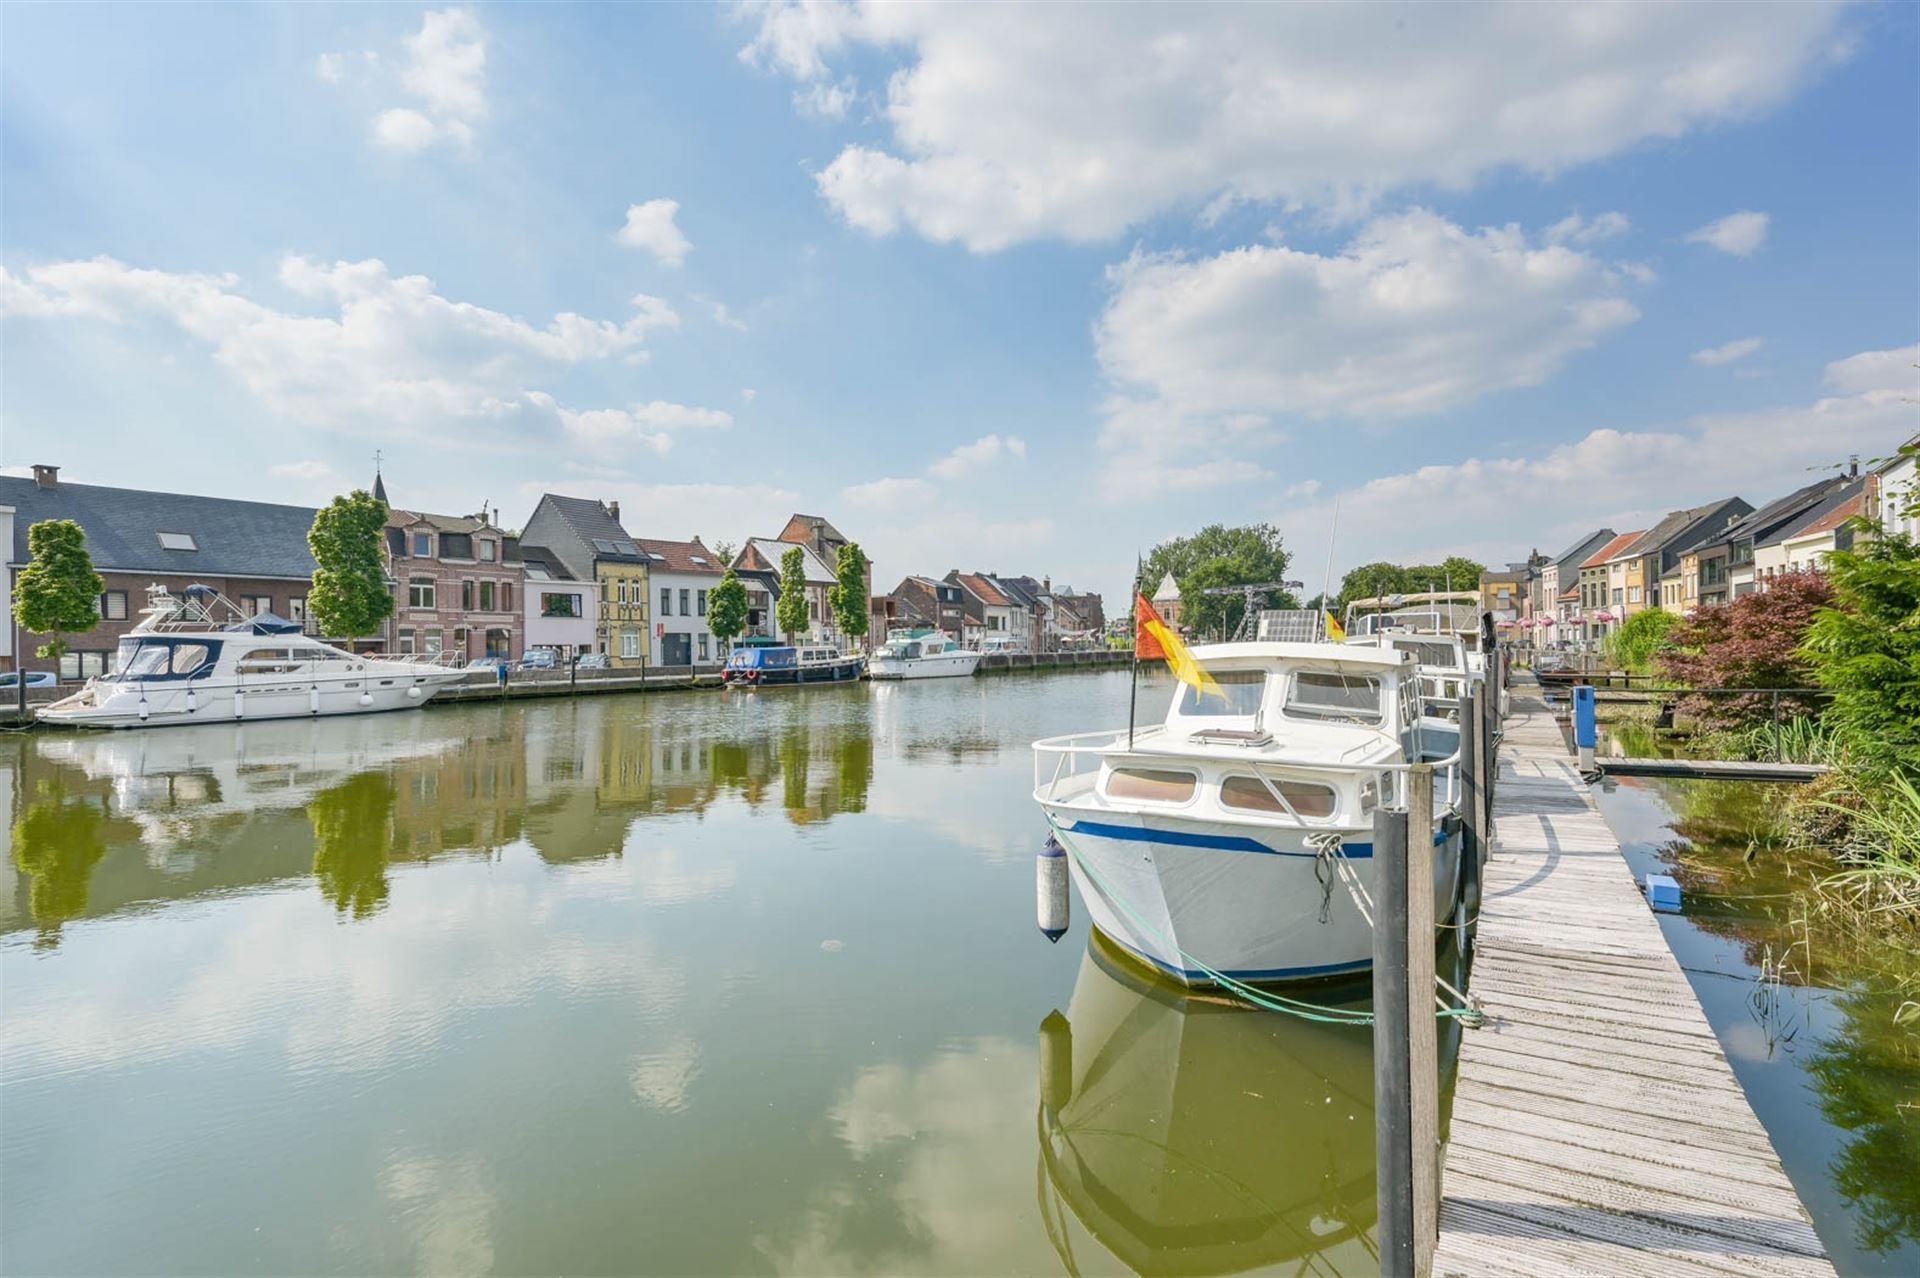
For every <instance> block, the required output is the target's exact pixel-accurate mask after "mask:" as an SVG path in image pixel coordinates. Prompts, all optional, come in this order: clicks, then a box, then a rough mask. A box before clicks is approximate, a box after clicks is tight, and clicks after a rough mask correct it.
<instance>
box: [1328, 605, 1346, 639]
mask: <svg viewBox="0 0 1920 1278" xmlns="http://www.w3.org/2000/svg"><path fill="white" fill-rule="evenodd" d="M1346 641H1347V628H1346V627H1345V626H1343V625H1341V624H1340V618H1338V617H1336V616H1334V615H1333V610H1332V609H1328V610H1327V642H1329V643H1345V642H1346Z"/></svg>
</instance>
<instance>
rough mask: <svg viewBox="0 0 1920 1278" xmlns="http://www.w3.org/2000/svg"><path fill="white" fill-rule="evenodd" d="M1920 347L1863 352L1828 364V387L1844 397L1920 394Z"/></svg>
mask: <svg viewBox="0 0 1920 1278" xmlns="http://www.w3.org/2000/svg"><path fill="white" fill-rule="evenodd" d="M1916 365H1920V345H1914V346H1901V347H1897V348H1895V349H1893V350H1889V351H1863V352H1862V353H1860V354H1858V355H1849V356H1848V357H1847V358H1846V359H1837V360H1835V361H1833V363H1831V364H1829V365H1827V375H1826V380H1827V385H1828V386H1830V387H1832V388H1833V389H1834V390H1836V391H1839V392H1840V393H1841V394H1844V395H1865V394H1872V393H1874V392H1884V391H1896V392H1901V391H1903V392H1905V393H1907V394H1909V395H1920V368H1916Z"/></svg>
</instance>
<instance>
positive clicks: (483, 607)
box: [373, 476, 526, 662]
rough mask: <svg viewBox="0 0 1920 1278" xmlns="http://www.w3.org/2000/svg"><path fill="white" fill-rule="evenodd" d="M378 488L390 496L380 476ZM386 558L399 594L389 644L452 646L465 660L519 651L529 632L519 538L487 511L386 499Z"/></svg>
mask: <svg viewBox="0 0 1920 1278" xmlns="http://www.w3.org/2000/svg"><path fill="white" fill-rule="evenodd" d="M373 495H374V496H376V497H378V498H380V499H381V500H382V501H385V500H386V485H385V484H384V483H383V482H382V481H381V479H380V477H379V476H375V477H374V486H373ZM386 560H387V576H388V579H389V580H391V581H392V582H393V594H394V598H393V616H392V617H390V618H388V620H387V626H386V629H387V634H386V635H385V636H384V639H385V641H386V646H387V648H388V651H391V652H398V653H402V654H414V653H417V654H420V655H422V656H436V655H438V654H440V653H442V652H451V653H453V654H455V655H456V656H457V657H458V658H459V659H460V660H461V661H463V662H464V661H466V660H467V659H469V658H471V657H480V656H487V657H498V658H501V659H504V660H510V659H512V658H514V657H517V656H519V655H520V653H521V650H522V648H523V647H524V645H525V638H526V635H525V618H524V617H523V616H522V615H521V611H520V603H521V599H522V596H523V592H524V590H525V588H526V570H525V569H524V567H523V566H522V565H521V562H520V541H519V538H517V537H512V536H509V535H508V534H507V532H506V530H505V529H503V528H501V527H500V526H499V525H497V524H495V523H494V522H493V520H492V519H491V518H490V517H489V516H488V514H487V513H486V512H485V511H482V512H481V513H480V514H478V515H433V514H428V513H426V512H424V511H418V510H398V509H394V508H393V507H388V511H387V544H386Z"/></svg>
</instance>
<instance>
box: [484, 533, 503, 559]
mask: <svg viewBox="0 0 1920 1278" xmlns="http://www.w3.org/2000/svg"><path fill="white" fill-rule="evenodd" d="M499 553H500V551H499V547H498V546H497V545H496V544H495V543H494V542H493V540H492V539H490V538H486V537H482V538H481V539H480V562H481V563H483V564H490V563H492V562H493V560H494V556H495V555H497V554H499Z"/></svg>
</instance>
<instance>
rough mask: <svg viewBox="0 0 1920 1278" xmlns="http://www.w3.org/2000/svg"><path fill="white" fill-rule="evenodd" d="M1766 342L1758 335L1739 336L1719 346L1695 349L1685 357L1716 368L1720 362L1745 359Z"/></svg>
mask: <svg viewBox="0 0 1920 1278" xmlns="http://www.w3.org/2000/svg"><path fill="white" fill-rule="evenodd" d="M1765 344H1766V342H1765V341H1764V340H1763V339H1761V338H1758V337H1740V338H1736V339H1734V340H1733V341H1731V342H1723V343H1721V344H1720V345H1719V346H1709V347H1707V349H1705V350H1703V351H1695V352H1694V353H1693V354H1691V355H1689V356H1688V357H1687V358H1688V359H1690V360H1692V361H1693V362H1694V363H1696V364H1705V365H1706V366H1707V367H1709V368H1716V367H1718V366H1719V365H1721V364H1731V363H1733V362H1734V361H1735V360H1742V359H1745V358H1746V357H1747V356H1749V355H1751V354H1753V353H1754V352H1755V351H1757V350H1759V349H1760V348H1761V347H1762V346H1764V345H1765Z"/></svg>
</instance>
